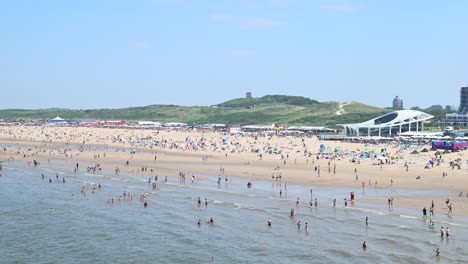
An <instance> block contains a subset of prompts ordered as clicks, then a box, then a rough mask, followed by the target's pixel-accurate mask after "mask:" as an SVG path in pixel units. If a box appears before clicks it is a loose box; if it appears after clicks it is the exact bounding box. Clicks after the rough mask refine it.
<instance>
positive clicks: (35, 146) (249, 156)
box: [0, 127, 468, 216]
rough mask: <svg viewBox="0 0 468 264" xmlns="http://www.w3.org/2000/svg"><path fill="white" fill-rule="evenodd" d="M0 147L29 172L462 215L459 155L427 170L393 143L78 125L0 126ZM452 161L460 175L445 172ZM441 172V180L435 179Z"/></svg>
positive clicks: (466, 178)
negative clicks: (277, 190)
mask: <svg viewBox="0 0 468 264" xmlns="http://www.w3.org/2000/svg"><path fill="white" fill-rule="evenodd" d="M0 143H1V144H3V146H4V147H3V148H2V149H1V151H0V160H1V161H4V162H5V161H8V160H10V161H14V162H23V163H25V164H29V166H33V164H34V160H36V161H37V162H39V163H41V164H45V163H48V164H49V165H50V166H57V167H75V166H76V163H78V164H79V168H80V169H82V170H84V169H86V168H87V167H89V166H95V165H96V164H99V167H100V168H101V169H102V170H105V171H111V172H115V171H116V170H119V171H120V172H125V173H130V174H132V175H134V177H141V178H148V177H149V176H155V175H160V176H167V177H170V178H177V177H179V173H180V172H183V173H185V174H186V175H187V176H189V177H191V176H192V175H194V176H195V177H197V179H202V180H203V175H214V176H216V175H220V176H222V177H240V178H243V179H246V180H248V181H251V182H253V184H255V180H259V179H261V180H271V179H272V177H273V178H274V179H273V180H275V181H279V180H281V182H282V183H288V184H289V183H291V184H300V185H305V186H327V187H344V186H346V187H352V188H355V190H356V191H355V192H356V201H360V200H361V201H362V200H363V199H365V202H368V203H375V204H386V203H387V198H393V200H394V203H393V204H394V206H395V207H401V208H409V209H416V210H422V208H423V207H426V208H427V209H428V210H429V208H430V206H431V201H434V204H435V207H434V211H435V213H436V214H439V215H440V214H447V212H448V207H447V204H446V199H447V198H448V199H450V203H449V204H452V207H453V215H459V216H468V197H467V192H468V187H467V186H468V170H467V167H468V166H467V157H466V156H465V154H466V152H458V153H448V154H443V155H442V159H441V160H440V164H437V163H436V164H435V165H434V166H427V165H428V161H429V160H431V159H435V155H434V153H435V152H434V151H429V152H426V153H423V152H421V153H419V154H410V153H411V152H412V151H413V150H414V149H419V150H420V149H423V148H427V149H430V146H429V145H425V146H422V145H421V146H417V147H414V146H413V147H407V148H404V147H402V146H401V145H397V144H393V143H389V144H387V143H386V144H379V145H375V144H364V143H349V142H338V141H320V140H318V139H317V138H316V137H278V136H271V137H267V136H258V137H257V138H255V137H253V136H241V135H229V134H223V133H221V132H202V131H175V130H159V131H155V130H131V129H106V128H81V127H80V128H75V127H73V128H71V127H2V128H0ZM321 144H324V145H325V148H326V149H327V150H330V152H334V151H335V150H336V149H337V148H338V149H339V151H340V153H348V154H342V155H338V157H334V158H333V159H328V158H327V155H319V154H318V153H319V149H320V145H321ZM383 149H384V150H386V152H388V153H392V156H393V155H398V159H393V160H392V161H391V162H390V164H380V162H379V160H378V159H374V158H368V159H359V158H358V159H356V158H353V156H352V155H351V154H350V153H353V152H354V153H360V152H361V151H374V152H380V151H381V150H383ZM270 152H271V153H270ZM353 159H354V162H353ZM457 159H460V164H461V168H460V169H458V168H457V167H456V166H455V167H454V168H452V167H451V166H450V162H451V161H455V160H457ZM127 162H128V165H127ZM405 164H406V165H407V166H405ZM425 167H428V168H425ZM444 173H446V174H447V176H445V177H443V175H444ZM280 175H281V179H279V176H280ZM418 176H419V177H420V179H417V177H418ZM363 185H364V187H363ZM371 188H380V189H382V188H387V189H390V188H395V189H400V190H401V189H404V190H408V194H404V193H398V194H396V195H395V196H393V197H383V198H382V199H375V198H373V199H367V198H365V197H362V196H361V195H360V192H362V191H365V190H369V189H371ZM411 190H440V191H441V192H445V193H449V194H450V195H448V196H446V195H434V196H429V197H426V196H417V197H411V195H410V193H411ZM460 193H462V197H459V194H460ZM337 198H340V199H342V197H337Z"/></svg>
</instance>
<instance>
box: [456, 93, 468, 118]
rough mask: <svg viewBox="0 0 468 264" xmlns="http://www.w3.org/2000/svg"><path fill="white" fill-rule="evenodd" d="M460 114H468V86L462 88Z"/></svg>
mask: <svg viewBox="0 0 468 264" xmlns="http://www.w3.org/2000/svg"><path fill="white" fill-rule="evenodd" d="M458 113H459V114H462V115H464V114H468V86H466V87H462V88H460V108H458Z"/></svg>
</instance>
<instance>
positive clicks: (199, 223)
mask: <svg viewBox="0 0 468 264" xmlns="http://www.w3.org/2000/svg"><path fill="white" fill-rule="evenodd" d="M197 224H198V226H201V219H200V218H198V222H197Z"/></svg>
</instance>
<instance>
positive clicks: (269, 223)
mask: <svg viewBox="0 0 468 264" xmlns="http://www.w3.org/2000/svg"><path fill="white" fill-rule="evenodd" d="M268 226H271V218H268Z"/></svg>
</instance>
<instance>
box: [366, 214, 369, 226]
mask: <svg viewBox="0 0 468 264" xmlns="http://www.w3.org/2000/svg"><path fill="white" fill-rule="evenodd" d="M368 224H369V217H367V216H366V225H368Z"/></svg>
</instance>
